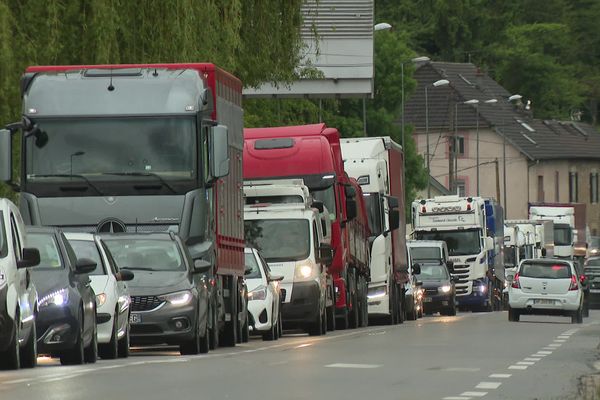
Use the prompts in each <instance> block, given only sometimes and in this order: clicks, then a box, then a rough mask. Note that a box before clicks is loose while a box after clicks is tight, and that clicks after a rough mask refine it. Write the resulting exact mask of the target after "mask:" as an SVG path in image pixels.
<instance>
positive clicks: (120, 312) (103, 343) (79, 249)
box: [65, 232, 134, 359]
mask: <svg viewBox="0 0 600 400" xmlns="http://www.w3.org/2000/svg"><path fill="white" fill-rule="evenodd" d="M65 236H66V237H67V239H68V240H69V243H70V244H71V246H72V247H73V250H75V255H76V256H77V257H78V258H89V259H91V260H94V261H95V262H96V269H95V270H94V271H92V272H91V273H90V279H91V281H92V289H94V293H95V294H96V307H97V315H96V322H97V324H98V354H99V355H100V357H102V358H106V359H114V358H117V357H119V356H120V357H127V356H129V305H130V303H131V299H130V297H129V288H128V287H127V283H126V281H130V280H132V279H133V276H134V275H133V272H131V271H129V270H127V269H121V270H119V269H118V267H117V265H116V263H115V261H114V259H113V258H112V255H111V254H110V253H109V252H108V249H107V248H106V245H104V244H103V243H102V241H101V240H100V238H99V237H98V236H97V235H93V234H90V233H70V232H66V233H65Z"/></svg>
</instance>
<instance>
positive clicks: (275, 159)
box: [244, 124, 370, 330]
mask: <svg viewBox="0 0 600 400" xmlns="http://www.w3.org/2000/svg"><path fill="white" fill-rule="evenodd" d="M279 178H287V179H289V178H301V179H303V181H304V184H305V185H306V186H307V187H308V188H309V190H310V193H311V195H312V196H313V198H314V200H318V201H321V202H323V204H324V206H325V208H326V209H327V210H328V211H329V213H330V219H331V246H332V247H333V251H334V257H333V261H332V263H331V264H330V265H329V267H328V278H329V280H330V281H331V283H330V287H331V291H330V293H328V296H329V297H328V298H330V300H331V301H332V302H333V304H335V307H334V308H333V307H331V311H328V329H330V330H332V329H334V328H336V327H337V328H338V329H339V328H342V329H345V328H347V327H349V326H350V327H357V326H364V325H366V324H367V322H368V317H367V281H368V280H369V279H370V277H369V275H370V268H369V261H370V260H369V239H368V238H369V235H370V233H369V225H368V221H367V213H366V208H365V205H364V200H363V196H362V191H361V189H360V186H359V185H358V184H357V182H356V180H354V179H351V178H349V177H348V175H347V173H346V171H345V170H344V164H343V162H342V153H341V148H340V134H339V132H338V131H337V129H335V128H328V127H327V126H326V125H325V124H313V125H301V126H286V127H272V128H247V129H245V130H244V179H246V180H252V181H257V180H269V179H279ZM336 319H337V321H336Z"/></svg>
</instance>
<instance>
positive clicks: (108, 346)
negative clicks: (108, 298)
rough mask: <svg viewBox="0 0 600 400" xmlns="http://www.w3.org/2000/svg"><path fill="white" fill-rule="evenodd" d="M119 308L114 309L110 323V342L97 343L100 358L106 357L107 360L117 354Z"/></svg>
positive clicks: (115, 356)
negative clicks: (111, 322)
mask: <svg viewBox="0 0 600 400" xmlns="http://www.w3.org/2000/svg"><path fill="white" fill-rule="evenodd" d="M118 316H119V310H118V309H117V310H115V315H114V317H113V324H112V327H113V328H112V334H111V336H110V342H108V343H103V344H99V345H98V354H99V355H100V358H106V359H107V360H114V359H115V358H117V357H118V356H119V338H118V336H119V327H118V323H119V319H118Z"/></svg>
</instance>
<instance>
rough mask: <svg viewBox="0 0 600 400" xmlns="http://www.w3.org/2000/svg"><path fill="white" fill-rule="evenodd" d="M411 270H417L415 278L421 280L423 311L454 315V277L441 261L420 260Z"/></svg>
mask: <svg viewBox="0 0 600 400" xmlns="http://www.w3.org/2000/svg"><path fill="white" fill-rule="evenodd" d="M417 265H418V268H416V265H415V266H413V271H418V272H419V273H418V274H417V279H418V280H419V281H420V282H422V287H421V289H422V290H423V312H424V313H425V314H433V313H435V312H439V313H440V314H441V315H456V287H455V285H454V283H455V281H456V278H454V277H453V276H452V275H451V274H450V272H449V271H448V267H447V266H446V264H444V263H443V262H442V261H422V262H420V263H419V264H417Z"/></svg>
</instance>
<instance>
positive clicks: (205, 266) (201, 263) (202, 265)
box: [194, 259, 212, 274]
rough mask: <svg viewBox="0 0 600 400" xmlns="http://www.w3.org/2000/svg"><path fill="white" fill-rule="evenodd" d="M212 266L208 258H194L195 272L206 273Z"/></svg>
mask: <svg viewBox="0 0 600 400" xmlns="http://www.w3.org/2000/svg"><path fill="white" fill-rule="evenodd" d="M211 267H212V265H211V263H209V262H208V261H206V260H202V259H198V260H194V273H195V274H205V273H207V272H208V271H210V268H211Z"/></svg>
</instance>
